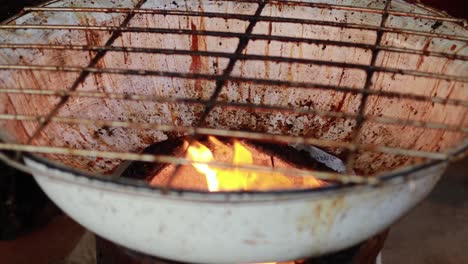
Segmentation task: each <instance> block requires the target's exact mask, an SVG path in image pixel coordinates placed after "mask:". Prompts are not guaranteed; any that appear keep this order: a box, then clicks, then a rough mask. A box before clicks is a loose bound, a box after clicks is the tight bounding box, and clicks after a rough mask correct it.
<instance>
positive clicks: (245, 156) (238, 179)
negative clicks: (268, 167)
mask: <svg viewBox="0 0 468 264" xmlns="http://www.w3.org/2000/svg"><path fill="white" fill-rule="evenodd" d="M208 140H209V141H210V143H211V144H213V145H215V146H216V147H217V148H218V149H220V150H221V151H224V152H229V151H230V147H229V146H227V145H225V144H224V143H223V142H221V141H219V140H218V139H216V138H215V137H209V138H208ZM187 158H188V159H190V160H192V161H193V163H192V165H193V167H194V168H195V169H196V170H197V171H198V172H199V173H201V174H203V175H205V178H206V181H207V185H208V190H209V191H210V192H215V191H229V190H252V189H257V190H262V189H263V190H268V189H283V188H292V187H294V186H295V185H294V182H293V180H292V179H291V178H290V177H288V176H286V175H283V174H281V173H265V172H254V171H248V170H246V169H240V168H216V167H213V166H209V165H207V164H202V163H197V162H211V161H214V160H215V159H214V155H213V153H212V152H211V151H210V149H209V148H208V147H207V146H205V145H203V144H202V143H200V142H197V141H195V142H194V143H193V144H192V145H190V146H189V147H188V150H187ZM232 163H233V164H234V165H248V164H253V163H254V159H253V156H252V153H251V152H250V151H249V150H248V149H247V148H246V147H245V146H244V145H242V144H241V143H240V142H238V141H234V155H233V158H232ZM302 179H303V183H302V184H303V185H305V186H310V187H318V186H320V185H322V184H323V183H322V182H321V181H319V180H317V179H316V178H314V177H303V178H302Z"/></svg>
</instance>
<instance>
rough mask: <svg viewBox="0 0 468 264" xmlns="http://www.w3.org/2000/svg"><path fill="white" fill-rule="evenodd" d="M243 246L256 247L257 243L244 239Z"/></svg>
mask: <svg viewBox="0 0 468 264" xmlns="http://www.w3.org/2000/svg"><path fill="white" fill-rule="evenodd" d="M244 244H248V245H252V246H255V245H257V244H258V243H257V241H255V240H250V239H245V240H244Z"/></svg>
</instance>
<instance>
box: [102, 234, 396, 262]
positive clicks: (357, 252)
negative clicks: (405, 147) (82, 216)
mask: <svg viewBox="0 0 468 264" xmlns="http://www.w3.org/2000/svg"><path fill="white" fill-rule="evenodd" d="M387 234H388V230H386V231H384V232H382V233H381V234H379V235H377V236H375V237H373V238H371V239H369V240H367V241H365V242H363V243H361V244H359V245H356V246H354V247H351V248H348V249H345V250H342V251H340V252H336V253H333V254H330V255H326V256H321V257H317V258H310V259H306V260H297V261H294V262H286V263H288V264H290V263H294V264H381V258H380V255H379V254H380V252H381V250H382V248H383V245H384V242H385V239H386V238H387ZM96 259H97V264H189V263H183V262H177V261H172V260H165V259H160V258H156V257H152V256H148V255H145V254H141V253H138V252H136V251H133V250H129V249H126V248H123V247H121V246H118V245H115V244H113V243H111V242H109V241H107V240H105V239H102V238H99V237H96ZM278 264H282V263H281V262H279V263H278Z"/></svg>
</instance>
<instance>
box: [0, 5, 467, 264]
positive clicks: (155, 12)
mask: <svg viewBox="0 0 468 264" xmlns="http://www.w3.org/2000/svg"><path fill="white" fill-rule="evenodd" d="M0 31H2V36H1V37H0V54H1V56H0V76H1V78H0V101H2V105H3V106H2V107H1V108H0V109H1V114H0V122H1V126H2V130H3V132H2V136H3V139H4V140H3V141H2V143H0V149H1V150H8V151H14V152H16V153H17V155H7V154H2V155H1V158H2V159H3V160H6V161H8V163H10V164H12V165H13V166H16V167H18V168H21V169H23V170H27V171H29V172H31V173H32V174H33V175H34V176H35V177H36V179H37V180H38V181H39V182H40V183H41V181H42V180H43V181H50V180H52V181H54V180H59V182H62V184H66V183H67V182H68V183H70V182H73V181H75V180H77V181H78V182H77V183H79V184H77V185H83V184H84V185H87V184H89V182H82V181H83V179H86V181H88V180H89V181H92V182H94V181H95V180H96V181H97V182H99V183H98V184H104V185H106V184H108V183H109V182H111V183H115V184H117V185H118V186H121V185H125V186H131V187H132V188H135V187H136V188H137V189H138V188H141V192H147V191H148V189H147V184H146V183H145V182H141V181H136V180H133V181H132V180H124V179H115V177H113V176H115V175H114V174H115V171H116V168H117V167H118V166H119V165H120V164H122V163H123V162H124V161H141V162H148V163H153V162H158V163H168V164H175V165H177V168H180V167H181V166H182V165H190V164H192V162H193V161H191V160H190V159H187V158H185V157H184V156H180V155H153V154H148V153H142V150H143V149H144V148H145V147H147V146H149V145H150V144H153V143H155V142H160V141H163V140H166V139H168V138H170V137H174V136H182V135H183V136H187V137H188V138H189V142H193V140H195V139H197V138H199V137H200V136H218V137H228V138H240V139H244V140H250V141H252V142H255V141H259V142H270V143H275V144H279V145H294V146H297V145H313V146H316V147H319V148H321V149H323V150H325V151H327V152H328V153H331V154H333V155H334V156H336V157H339V158H341V159H342V160H343V161H344V162H345V167H346V170H342V171H334V172H330V171H323V170H319V169H317V170H309V169H307V170H306V169H284V168H283V169H281V168H272V167H267V166H261V165H239V164H237V165H233V164H231V163H227V162H216V161H212V162H206V164H207V165H210V166H218V167H225V168H233V167H235V168H241V169H244V170H249V171H261V172H266V173H293V174H294V175H297V176H304V177H310V176H314V177H316V178H318V179H321V180H325V181H332V182H334V184H333V185H331V186H325V187H322V188H317V189H316V190H309V189H306V190H304V189H301V190H292V191H291V190H288V191H284V190H283V191H281V190H280V191H275V192H272V191H269V190H262V191H244V192H243V191H237V192H236V191H234V192H227V194H228V195H229V194H239V195H242V194H245V193H249V194H252V195H253V196H252V197H251V198H252V199H254V200H255V199H257V198H255V197H254V196H255V195H262V194H267V195H268V194H277V195H296V194H300V195H303V194H304V193H306V194H307V193H314V195H315V194H316V193H317V190H324V191H326V190H334V191H336V190H340V189H343V190H345V189H346V190H348V189H347V188H348V187H350V186H352V187H353V188H359V187H360V186H361V187H363V188H368V187H369V186H372V188H374V189H375V191H376V192H378V191H379V188H381V187H382V185H385V184H386V182H387V181H390V180H391V181H393V180H398V181H401V180H402V179H403V183H401V182H400V184H403V185H405V186H409V187H410V188H409V189H411V190H413V191H414V187H415V186H416V185H415V184H416V183H417V182H418V180H420V178H419V177H418V178H417V179H414V178H412V177H410V176H411V175H413V174H418V173H420V174H424V173H429V174H434V175H436V174H437V175H439V174H440V173H439V171H438V170H437V171H430V172H428V170H431V169H432V170H436V168H439V167H440V166H446V164H447V163H448V162H452V161H454V160H457V159H460V158H463V157H464V156H466V154H467V147H468V142H467V141H466V134H467V132H468V127H467V122H468V120H467V119H466V113H467V106H468V101H467V96H468V94H467V92H466V83H467V82H468V76H467V74H466V72H467V66H468V64H467V63H466V60H467V58H468V53H467V52H468V51H467V49H466V46H467V44H466V43H467V40H468V36H467V33H466V21H465V20H463V19H457V18H453V17H449V16H447V15H445V14H443V13H441V12H438V11H436V10H433V9H430V8H428V7H426V6H423V5H420V4H412V5H410V4H407V3H405V2H402V1H397V0H393V1H391V0H387V1H373V2H367V1H337V2H336V3H333V4H331V3H329V2H328V1H274V0H270V1H242V0H232V1H231V0H222V1H221V0H216V1H201V0H200V1H194V2H176V1H163V0H161V1H149V0H147V1H143V0H139V1H121V2H120V3H114V2H112V1H104V0H103V1H95V2H93V1H90V2H83V3H79V4H78V3H75V2H72V1H51V2H48V3H46V4H44V5H41V6H38V7H28V8H25V9H24V10H23V11H22V12H21V13H20V14H19V15H17V16H16V17H14V18H11V19H9V20H7V21H5V22H4V23H3V24H1V25H0ZM22 155H23V156H24V157H25V158H26V161H27V165H22V164H21V163H19V162H18V158H19V157H20V156H22ZM15 158H16V159H15ZM322 158H323V157H322ZM323 159H324V160H321V161H322V162H325V163H326V162H327V160H326V158H323ZM43 166H45V167H46V168H49V169H50V171H48V169H46V170H45V171H44V167H43ZM57 170H58V171H62V172H63V173H70V174H73V175H74V176H73V178H66V179H65V180H64V179H63V178H61V177H62V176H57V175H58V174H60V173H58V172H57ZM176 171H177V170H176ZM436 172H437V173H436ZM57 173H58V174H57ZM43 176H47V177H43ZM78 176H79V177H78ZM176 176H177V173H173V175H172V177H176ZM76 177H77V178H76ZM437 177H438V176H437ZM437 177H436V178H437ZM41 178H43V179H42V180H41ZM435 181H436V180H434V178H432V180H431V182H433V183H434V184H435ZM170 182H171V181H169V184H167V185H165V186H162V187H161V188H152V189H151V190H152V191H154V190H156V191H158V190H163V191H164V192H163V194H164V195H166V196H167V197H171V190H174V188H172V187H171V184H170ZM41 185H42V186H43V187H44V188H45V189H46V191H48V192H49V195H50V193H53V192H54V191H53V190H51V189H50V190H47V183H46V182H43V183H42V184H41ZM430 185H431V184H427V186H430ZM106 186H107V185H106ZM432 186H433V184H432ZM100 188H101V187H100ZM102 188H104V187H102ZM106 188H107V187H106ZM106 188H104V189H106ZM119 188H120V187H119ZM428 188H429V187H428ZM176 189H177V190H176V191H178V192H182V193H189V195H201V196H197V197H198V198H197V199H202V200H203V199H205V198H200V197H202V196H211V197H218V196H217V195H218V194H217V193H209V192H206V191H202V192H192V191H190V190H180V189H178V188H176ZM188 189H190V188H188ZM429 189H430V188H429ZM132 191H134V189H132ZM139 191H140V190H138V192H139ZM190 193H191V194H190ZM52 196H54V195H52ZM383 196H385V195H383ZM219 197H221V196H219ZM249 197H250V196H249ZM417 197H419V199H422V197H424V192H422V193H421V194H420V195H419V196H418V195H415V198H414V199H418V198H417ZM53 198H54V197H53ZM56 198H57V199H58V200H60V199H62V198H63V197H62V198H58V197H56ZM214 199H218V198H214ZM229 199H230V198H229ZM229 199H228V200H229ZM233 199H234V200H235V199H237V198H233ZM240 199H244V198H240ZM259 199H264V198H259ZM117 200H118V199H117ZM56 202H57V201H56ZM218 202H219V201H218ZM229 202H232V201H230V200H229ZM237 202H238V201H237ZM58 203H59V205H61V207H62V208H64V207H67V205H66V203H60V202H58ZM406 203H407V204H408V205H407V207H410V206H412V205H413V204H414V202H409V201H406ZM234 204H235V203H234ZM403 207H405V206H402V209H403ZM402 209H401V210H402ZM65 210H66V209H65ZM66 211H67V210H66ZM68 213H70V214H71V215H72V216H73V215H74V213H73V212H68ZM398 215H399V214H396V215H394V216H392V217H391V219H395V218H397V217H398ZM78 218H79V220H81V221H80V222H83V223H84V224H85V225H86V226H89V225H92V224H89V222H88V221H87V220H84V219H80V217H78ZM389 221H390V218H389ZM383 222H385V224H387V225H388V224H390V223H389V222H388V221H387V222H386V221H383ZM87 223H88V224H87ZM376 231H378V230H373V231H369V232H371V233H372V232H373V233H374V234H375V232H376ZM98 232H99V231H98ZM109 232H110V231H109ZM103 233H104V237H112V235H109V234H107V233H106V231H103ZM364 233H366V232H364ZM363 235H365V236H369V235H370V234H363ZM112 240H114V241H115V240H119V239H118V238H115V239H112ZM130 240H131V239H130ZM351 240H352V239H351ZM354 240H356V239H354ZM354 242H357V241H354ZM132 243H134V242H132ZM135 243H136V242H135ZM135 243H134V245H127V246H128V247H130V248H132V249H136V250H142V251H144V252H146V253H149V254H156V253H154V252H151V250H149V249H142V248H141V247H140V246H135ZM130 244H131V243H130ZM348 245H350V244H348ZM336 247H341V248H343V245H337V246H336ZM332 248H333V247H332ZM335 249H336V248H335ZM162 250H164V249H162ZM322 250H324V251H327V250H330V249H329V248H326V249H321V250H319V251H320V252H319V251H313V252H310V251H309V252H308V253H304V251H301V252H300V253H297V254H296V253H295V254H292V255H291V256H287V257H303V256H304V255H307V254H310V255H317V254H321V253H323V251H322ZM158 254H160V253H158ZM221 255H222V254H221ZM162 256H163V257H167V258H174V256H172V255H164V254H162ZM285 256H286V255H285ZM198 260H202V261H208V262H210V261H212V260H207V259H198ZM241 260H242V261H246V260H249V261H252V260H253V261H263V260H271V259H268V258H266V257H259V258H258V259H257V258H248V257H245V258H242V259H241ZM274 260H276V259H274ZM280 260H281V259H280ZM285 260H287V259H285ZM218 261H219V260H218Z"/></svg>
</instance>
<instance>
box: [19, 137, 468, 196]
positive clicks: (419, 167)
mask: <svg viewBox="0 0 468 264" xmlns="http://www.w3.org/2000/svg"><path fill="white" fill-rule="evenodd" d="M463 154H468V140H467V141H466V142H464V143H463V144H462V145H461V147H459V148H458V149H456V150H455V151H454V152H453V153H452V155H453V156H458V155H463ZM24 157H25V158H27V159H31V160H33V161H35V162H37V163H40V164H42V165H45V166H46V167H47V168H48V169H55V170H58V171H60V172H64V173H67V174H71V175H73V176H74V177H78V178H83V179H86V180H89V181H91V182H92V181H96V182H98V183H104V184H109V183H110V184H116V185H117V186H120V187H132V188H138V189H139V190H146V191H150V192H151V193H153V192H159V193H161V194H169V193H174V194H178V195H209V196H211V197H213V196H226V195H236V196H242V195H255V196H265V195H272V194H273V195H288V194H315V193H331V192H334V191H340V192H341V191H349V190H352V189H358V188H375V187H379V186H382V185H386V184H391V183H392V182H393V181H394V180H399V179H404V178H405V177H407V176H409V175H410V174H413V173H417V172H420V171H423V170H425V169H429V168H434V167H436V166H438V165H442V164H444V163H445V164H448V163H449V160H429V161H426V162H423V163H419V164H415V165H411V166H405V167H402V168H400V169H399V170H396V171H388V172H385V173H383V174H382V175H376V176H372V177H373V178H376V179H378V185H375V186H372V185H369V184H356V183H354V184H353V183H348V184H343V185H338V184H330V185H326V186H319V187H316V188H305V189H284V190H267V191H255V190H252V191H216V192H210V191H199V190H191V189H181V188H175V187H169V188H167V187H165V186H151V185H149V184H138V183H139V182H140V181H138V180H134V179H127V178H111V177H104V176H102V177H100V176H98V175H99V174H94V175H93V174H92V173H89V172H86V171H81V170H79V169H76V168H72V167H68V166H65V165H62V164H60V163H57V162H54V161H51V160H49V159H47V158H44V157H40V156H38V155H36V154H33V153H30V152H26V153H24ZM420 177H424V176H420ZM418 178H419V177H418ZM55 179H57V178H56V177H55ZM58 180H61V179H58ZM141 182H142V183H146V182H143V181H141Z"/></svg>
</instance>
